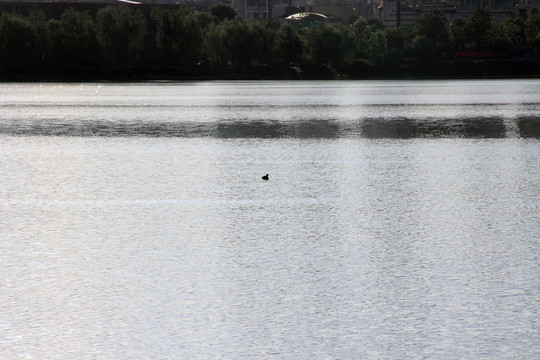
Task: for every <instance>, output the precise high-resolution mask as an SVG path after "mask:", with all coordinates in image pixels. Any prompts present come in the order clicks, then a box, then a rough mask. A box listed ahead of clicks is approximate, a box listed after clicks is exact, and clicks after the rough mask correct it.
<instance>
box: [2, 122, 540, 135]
mask: <svg viewBox="0 0 540 360" xmlns="http://www.w3.org/2000/svg"><path fill="white" fill-rule="evenodd" d="M0 134H5V135H14V136H79V137H92V136H98V137H132V136H139V137H188V138H197V137H212V138H224V139H228V138H321V139H327V138H328V139H330V138H339V137H349V138H350V137H352V138H355V137H356V138H368V139H380V138H391V139H411V138H505V137H514V138H519V137H521V138H535V139H539V138H540V119H538V118H537V117H523V118H515V119H507V118H502V117H477V118H460V119H410V118H391V119H384V118H364V119H359V120H357V121H348V122H342V121H336V120H299V121H290V122H283V121H273V120H266V121H260V120H256V121H249V120H242V121H227V122H215V123H212V122H205V123H198V122H137V123H121V122H112V121H110V122H109V121H95V122H89V121H84V122H74V123H61V122H55V121H28V122H24V123H15V122H8V123H2V122H0Z"/></svg>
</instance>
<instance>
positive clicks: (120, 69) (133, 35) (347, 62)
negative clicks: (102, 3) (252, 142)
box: [0, 5, 540, 80]
mask: <svg viewBox="0 0 540 360" xmlns="http://www.w3.org/2000/svg"><path fill="white" fill-rule="evenodd" d="M306 25H308V26H306ZM539 54H540V15H538V14H536V15H533V16H531V17H530V18H528V19H527V20H523V19H522V18H509V19H507V20H506V21H504V22H503V23H496V22H494V21H493V20H492V19H491V16H490V14H489V12H486V11H483V10H476V11H475V12H474V14H473V15H472V17H471V18H470V19H469V20H468V21H463V20H456V21H454V22H453V23H451V24H450V23H449V22H448V21H447V20H446V18H445V17H444V15H443V14H442V13H441V12H439V11H434V12H431V13H427V14H424V15H423V16H422V17H420V18H418V19H417V20H416V22H415V24H414V27H411V28H404V27H403V28H399V29H387V28H385V27H384V26H383V24H382V23H381V22H380V21H379V20H377V19H365V18H360V19H358V20H357V21H356V22H354V23H353V24H352V25H350V26H348V25H342V24H329V23H318V24H314V23H310V24H292V23H285V24H280V23H277V22H275V21H257V22H255V21H247V20H243V19H241V18H238V17H236V14H235V13H234V10H232V8H230V7H228V6H225V5H215V6H213V7H212V8H211V9H210V11H209V12H196V11H195V10H194V9H193V8H191V7H187V6H186V7H180V8H178V9H174V10H171V9H164V8H160V7H155V8H153V9H152V11H151V12H147V13H144V12H142V11H140V10H139V9H137V7H132V6H126V5H119V6H117V5H115V6H107V7H103V8H101V9H99V10H98V11H97V12H96V13H95V14H93V15H91V14H90V13H89V12H86V11H76V10H74V9H72V8H68V9H66V10H65V11H64V12H63V14H62V15H61V16H60V17H59V18H47V17H46V16H45V15H44V14H43V13H42V12H40V11H39V10H38V11H35V12H33V13H32V14H29V15H26V16H22V15H20V14H17V13H3V14H2V16H1V17H0V77H1V79H3V80H36V79H39V80H106V79H110V80H146V79H148V80H149V79H154V80H158V79H164V80H165V79H170V80H175V79H249V78H266V79H273V78H276V79H297V78H298V79H309V78H386V77H394V78H395V77H483V76H538V75H540V66H539V64H540V63H539V62H538V60H537V59H538V56H539Z"/></svg>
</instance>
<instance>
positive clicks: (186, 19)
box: [152, 7, 203, 65]
mask: <svg viewBox="0 0 540 360" xmlns="http://www.w3.org/2000/svg"><path fill="white" fill-rule="evenodd" d="M152 19H153V20H154V21H155V22H156V45H157V48H158V49H159V50H160V51H162V52H163V54H164V57H165V61H166V62H167V63H169V64H182V65H193V64H195V63H196V62H197V61H198V60H199V57H200V52H201V50H202V49H201V43H202V39H203V36H202V31H201V28H200V26H199V22H198V19H197V15H196V14H195V11H194V10H193V8H191V7H186V8H183V9H180V10H176V11H165V10H162V9H160V8H154V9H153V10H152Z"/></svg>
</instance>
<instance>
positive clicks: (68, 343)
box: [0, 80, 540, 360]
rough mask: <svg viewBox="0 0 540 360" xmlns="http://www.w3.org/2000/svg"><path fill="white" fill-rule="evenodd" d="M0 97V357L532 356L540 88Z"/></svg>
mask: <svg viewBox="0 0 540 360" xmlns="http://www.w3.org/2000/svg"><path fill="white" fill-rule="evenodd" d="M0 89H1V92H0V102H1V108H0V279H1V280H0V281H1V282H0V358H1V359H8V360H11V359H115V360H116V359H118V360H124V359H125V360H131V359H145V360H146V359H234V360H236V359H279V360H281V359H294V360H296V359H306V360H308V359H309V360H311V359H351V360H352V359H539V358H540V235H539V234H540V225H539V224H540V188H539V186H538V184H540V140H539V122H540V120H539V119H540V106H539V103H540V81H521V80H520V81H465V82H460V81H448V82H436V81H429V82H268V83H257V82H253V83H244V82H241V83H190V84H123V85H122V84H84V85H73V84H72V85H57V84H3V85H0ZM266 173H268V174H269V177H270V179H269V180H268V181H263V180H261V176H262V175H264V174H266Z"/></svg>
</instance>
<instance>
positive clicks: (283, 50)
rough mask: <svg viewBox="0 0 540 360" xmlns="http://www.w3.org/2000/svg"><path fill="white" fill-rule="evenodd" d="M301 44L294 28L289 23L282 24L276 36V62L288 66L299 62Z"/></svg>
mask: <svg viewBox="0 0 540 360" xmlns="http://www.w3.org/2000/svg"><path fill="white" fill-rule="evenodd" d="M303 44H304V43H303V42H302V39H301V38H300V35H299V34H298V32H297V31H296V28H295V27H294V26H292V25H291V24H290V23H285V24H283V25H282V26H281V28H280V29H279V30H278V32H277V35H276V48H277V60H278V62H280V63H282V64H285V65H289V64H291V63H297V62H298V61H300V59H301V56H302V52H303V50H304V47H303Z"/></svg>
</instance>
